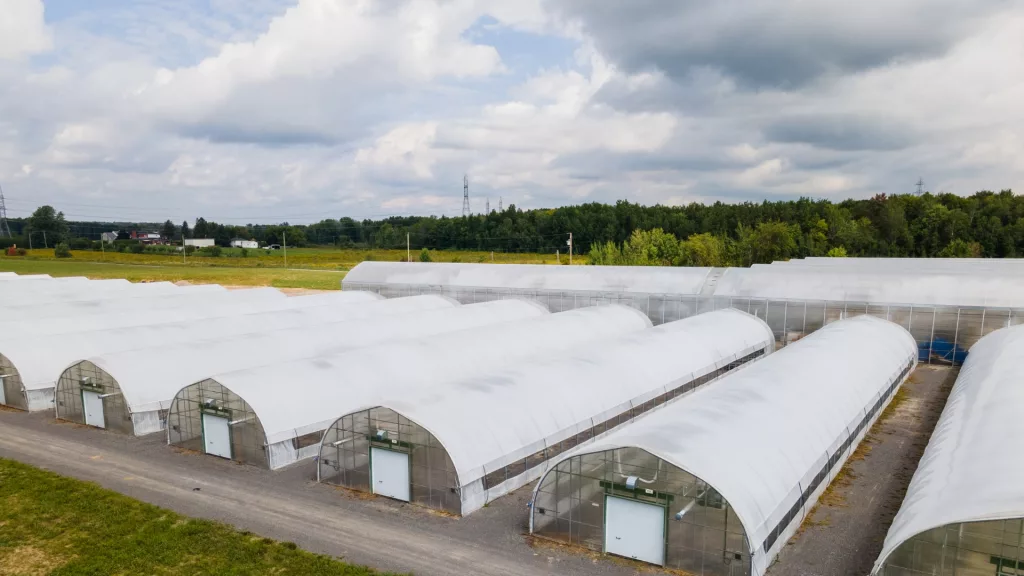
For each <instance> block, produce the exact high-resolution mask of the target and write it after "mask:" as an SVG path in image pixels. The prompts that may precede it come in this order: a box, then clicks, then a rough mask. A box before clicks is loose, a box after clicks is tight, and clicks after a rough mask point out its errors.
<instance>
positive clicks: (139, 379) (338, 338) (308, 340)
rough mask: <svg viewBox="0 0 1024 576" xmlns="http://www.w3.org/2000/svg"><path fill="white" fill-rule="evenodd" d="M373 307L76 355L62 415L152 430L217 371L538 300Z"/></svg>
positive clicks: (436, 327)
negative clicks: (176, 401) (334, 317)
mask: <svg viewBox="0 0 1024 576" xmlns="http://www.w3.org/2000/svg"><path fill="white" fill-rule="evenodd" d="M364 308H370V306H365V307H364ZM373 308H374V309H375V310H376V311H377V314H373V315H361V318H360V319H355V318H353V319H350V320H347V321H346V320H344V319H342V320H340V321H338V322H333V323H327V324H318V325H308V326H302V327H296V328H288V329H281V330H272V331H268V330H265V331H261V332H260V333H249V334H242V335H237V336H234V337H230V338H221V339H217V340H193V341H189V342H181V343H178V344H175V345H171V346H162V347H159V348H143V349H138V350H129V351H126V352H120V353H114V354H105V355H102V356H97V357H93V358H89V359H88V360H83V361H81V362H76V363H75V364H73V365H72V366H70V367H69V368H68V369H67V370H65V371H64V372H63V373H62V374H61V376H60V379H59V380H58V382H57V390H56V394H57V417H58V418H62V419H64V420H70V421H75V422H82V423H85V424H88V425H90V426H96V427H99V428H109V429H111V430H117V431H120V432H124V433H128V434H135V435H140V436H141V435H144V434H151V433H154V432H159V431H161V430H164V429H166V419H167V409H168V407H169V406H170V404H171V399H172V398H174V395H175V394H176V393H177V392H178V391H179V390H181V389H182V388H184V387H185V386H188V385H189V384H192V383H194V382H197V381H200V380H203V379H205V378H207V377H209V376H212V375H214V374H219V373H222V372H231V371H235V370H243V369H246V368H254V367H258V366H263V365H266V364H274V363H281V362H286V361H288V360H294V359H300V358H315V357H317V356H320V355H325V354H340V353H342V352H345V351H347V350H353V349H356V348H362V347H366V346H373V345H376V344H384V343H387V342H396V341H401V340H403V339H405V338H416V337H424V336H432V335H436V334H443V333H445V332H451V331H455V330H464V329H467V328H475V327H478V326H486V325H489V324H497V323H499V322H507V321H511V320H517V319H521V318H523V317H526V315H529V314H535V313H536V312H535V310H536V307H535V306H532V305H530V304H527V303H525V302H519V301H512V300H507V301H501V302H492V303H488V304H487V305H486V306H481V305H474V306H465V307H458V306H457V303H456V302H454V301H453V300H450V299H448V298H444V297H442V296H433V295H423V296H411V297H409V298H395V299H391V300H385V301H383V302H381V303H379V304H374V305H373ZM253 350H259V353H258V354H253V353H252V351H253ZM166 357H172V358H176V359H178V362H177V363H176V364H175V365H174V366H173V367H168V368H164V369H162V370H160V371H154V370H153V366H155V365H159V363H160V361H161V359H162V358H166ZM108 398H109V400H105V399H108Z"/></svg>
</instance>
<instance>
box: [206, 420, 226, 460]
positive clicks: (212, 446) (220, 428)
mask: <svg viewBox="0 0 1024 576" xmlns="http://www.w3.org/2000/svg"><path fill="white" fill-rule="evenodd" d="M203 450H204V451H205V452H206V453H207V454H213V455H214V456H220V457H221V458H227V459H229V460H230V459H231V425H230V424H229V422H228V419H227V418H222V417H220V416H214V415H212V414H203Z"/></svg>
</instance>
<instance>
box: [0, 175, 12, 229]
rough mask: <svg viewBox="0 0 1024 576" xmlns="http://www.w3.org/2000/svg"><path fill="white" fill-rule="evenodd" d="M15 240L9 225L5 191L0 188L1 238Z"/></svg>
mask: <svg viewBox="0 0 1024 576" xmlns="http://www.w3.org/2000/svg"><path fill="white" fill-rule="evenodd" d="M5 236H6V237H7V238H13V235H12V234H11V227H10V226H8V225H7V204H6V203H4V189H3V187H2V186H0V238H3V237H5Z"/></svg>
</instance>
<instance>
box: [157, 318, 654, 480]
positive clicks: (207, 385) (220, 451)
mask: <svg viewBox="0 0 1024 576" xmlns="http://www.w3.org/2000/svg"><path fill="white" fill-rule="evenodd" d="M523 303H524V305H525V306H530V307H533V308H535V309H536V313H534V314H532V316H533V317H530V318H527V319H524V320H519V321H514V322H504V323H501V324H496V325H493V326H485V327H480V328H474V329H469V330H459V331H457V332H451V333H448V334H441V335H438V336H433V337H431V338H419V339H415V340H404V341H402V342H394V343H389V344H387V345H378V346H373V347H369V348H361V349H359V350H355V351H350V352H346V353H343V354H336V355H331V356H320V357H318V358H307V359H302V360H294V361H291V362H282V363H278V364H271V365H266V366H261V367H259V368H253V369H248V370H239V371H236V372H228V373H224V374H218V375H216V376H212V377H210V378H208V379H207V380H203V381H200V382H197V383H195V384H192V385H190V386H188V387H186V388H184V389H182V390H181V391H180V392H178V394H177V395H176V396H175V397H174V400H173V401H172V403H171V408H170V413H169V414H168V420H167V428H168V431H167V432H168V440H169V442H170V443H171V444H173V445H177V446H183V447H185V448H190V449H193V450H201V451H204V452H206V453H208V454H213V455H217V456H221V457H224V458H231V459H233V460H237V461H240V462H245V463H248V464H255V465H260V466H267V467H270V468H279V467H281V466H285V465H288V464H291V463H293V462H295V461H297V460H301V459H304V458H312V457H314V456H316V455H317V454H318V453H319V450H320V438H321V435H322V433H323V431H324V430H325V429H326V428H327V427H328V426H330V424H331V423H332V422H334V421H335V420H337V419H338V417H339V416H340V415H342V414H347V413H349V412H351V411H353V410H354V409H356V408H358V407H360V406H367V405H374V404H370V402H372V401H376V403H380V399H381V398H383V397H387V396H400V395H401V394H403V393H409V392H411V391H414V390H416V389H418V388H421V387H425V386H437V385H438V383H439V382H442V381H446V380H454V379H459V378H466V377H472V376H473V375H480V374H485V373H488V372H492V371H494V370H496V369H498V368H500V367H501V366H503V365H506V364H509V363H512V362H516V361H519V360H522V359H524V358H530V357H532V356H535V355H537V354H539V353H541V352H547V353H550V352H551V351H553V350H559V349H565V348H569V347H571V346H573V345H581V344H584V343H586V342H591V341H596V340H600V339H602V338H611V337H614V336H620V335H622V334H626V333H628V332H635V331H640V330H644V329H646V328H648V327H650V325H651V323H650V321H649V320H647V318H646V317H645V316H644V315H643V314H640V313H639V312H637V311H636V310H633V309H632V308H627V307H623V306H595V307H590V308H583V309H580V310H574V311H570V312H562V313H558V314H549V313H548V312H547V310H546V309H544V308H543V306H542V305H540V304H538V303H536V302H532V301H523ZM403 391H404V392H403ZM210 430H213V432H210Z"/></svg>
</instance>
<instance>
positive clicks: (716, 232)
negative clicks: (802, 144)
mask: <svg viewBox="0 0 1024 576" xmlns="http://www.w3.org/2000/svg"><path fill="white" fill-rule="evenodd" d="M10 225H11V229H12V231H14V233H15V235H20V236H22V237H25V236H26V235H27V236H30V237H32V238H33V242H39V241H40V240H39V239H40V238H41V236H40V233H45V234H46V235H47V238H46V242H48V243H49V245H50V246H52V245H53V244H54V243H55V242H57V241H61V240H63V241H73V239H75V238H84V239H89V240H98V239H99V234H100V232H103V231H112V230H118V231H121V232H127V231H128V230H132V229H138V230H146V231H158V232H160V233H161V234H162V235H164V236H165V237H167V238H171V239H176V240H177V239H180V238H182V237H183V236H184V237H196V238H214V239H215V240H216V242H217V244H219V245H222V246H227V245H228V244H229V243H230V242H231V240H232V239H234V238H243V239H249V240H257V241H259V242H261V243H264V244H282V243H284V240H285V238H287V243H288V245H289V246H311V245H313V246H336V247H341V248H401V249H404V248H405V247H406V245H407V242H408V244H409V245H411V247H413V248H414V249H417V250H418V249H420V248H423V247H427V248H430V249H434V250H488V251H505V252H550V253H553V252H555V251H556V250H559V251H561V252H563V253H565V252H566V251H567V250H568V246H567V244H566V241H567V240H568V239H569V234H570V233H571V234H572V238H573V245H574V252H575V253H577V254H590V255H591V259H592V261H594V262H595V263H604V264H637V265H643V264H661V265H710V266H720V265H740V266H743V265H750V264H753V263H767V262H771V261H773V260H784V259H788V258H797V257H807V256H826V255H832V256H889V257H990V258H1009V257H1016V256H1019V255H1024V198H1022V197H1020V196H1016V195H1014V194H1013V192H1012V191H1010V190H1003V191H1001V192H989V191H982V192H977V193H975V194H973V195H971V196H967V197H964V196H957V195H954V194H935V195H933V194H930V193H925V194H921V195H892V196H887V195H885V194H879V195H877V196H875V197H873V198H870V199H865V200H845V201H842V202H838V203H834V202H831V201H828V200H812V199H808V198H801V199H799V200H786V201H774V202H767V201H766V202H761V203H753V202H745V203H739V204H725V203H721V202H716V203H714V204H709V205H707V204H697V203H694V204H689V205H687V206H678V207H674V206H660V205H659V206H642V205H639V204H634V203H631V202H628V201H625V200H623V201H619V202H617V203H615V204H614V205H609V204H599V203H589V204H581V205H576V206H565V207H561V208H553V209H535V210H521V209H518V208H516V207H515V206H514V205H513V206H509V207H508V208H506V209H504V210H502V211H500V212H499V211H492V212H491V213H490V214H480V215H472V216H469V217H461V216H459V217H445V216H441V217H435V216H429V217H428V216H422V217H421V216H411V217H391V218H385V219H382V220H355V219H353V218H347V217H345V218H338V219H325V220H322V221H320V222H317V223H315V224H308V225H291V224H288V223H282V224H275V225H264V224H246V225H241V226H239V225H230V224H219V223H216V222H213V221H208V220H206V219H204V218H197V219H196V221H195V223H194V224H193V225H192V226H189V224H188V223H187V222H183V223H182V224H180V225H176V224H175V223H173V222H171V221H166V222H164V223H163V224H159V223H155V224H154V223H148V224H147V223H109V222H68V221H66V220H65V218H64V216H63V214H62V213H60V212H57V211H56V210H55V209H54V208H52V207H49V206H44V207H41V208H40V209H39V210H37V211H36V213H34V214H33V215H32V216H31V217H29V218H26V219H23V220H18V219H14V220H11V222H10Z"/></svg>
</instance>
